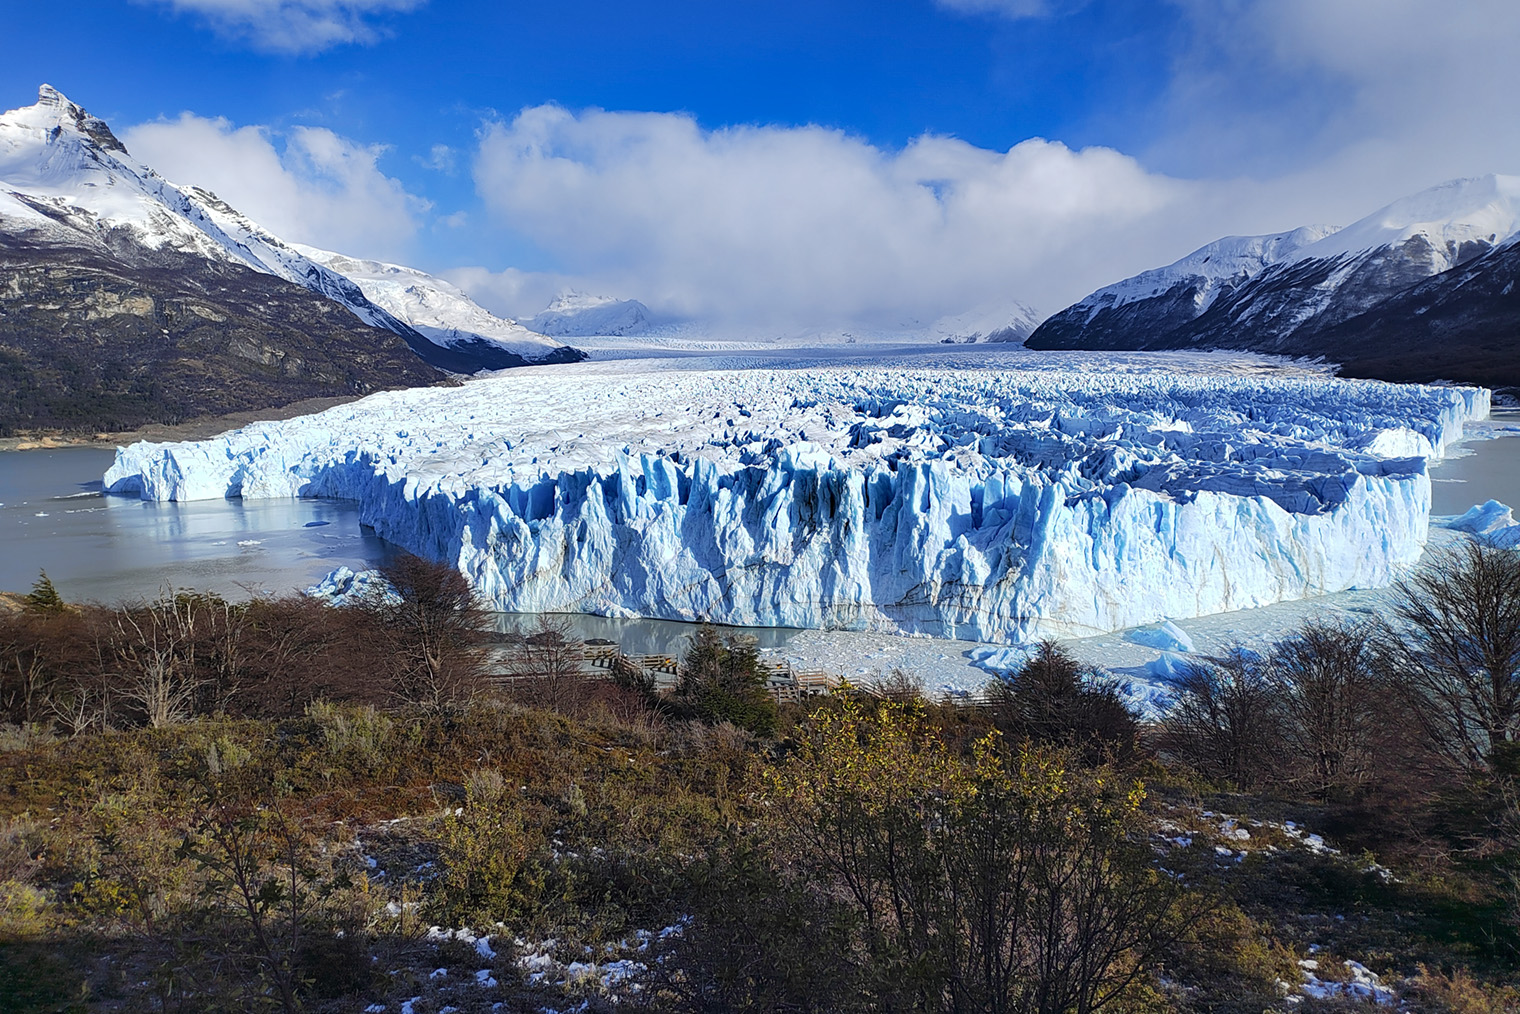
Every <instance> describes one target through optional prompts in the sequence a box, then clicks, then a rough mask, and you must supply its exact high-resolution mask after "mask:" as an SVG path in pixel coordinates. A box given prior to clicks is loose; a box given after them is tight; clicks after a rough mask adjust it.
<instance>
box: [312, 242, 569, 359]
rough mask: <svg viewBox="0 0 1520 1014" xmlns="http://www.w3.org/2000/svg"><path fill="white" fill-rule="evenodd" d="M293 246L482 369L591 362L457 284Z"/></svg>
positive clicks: (393, 266)
mask: <svg viewBox="0 0 1520 1014" xmlns="http://www.w3.org/2000/svg"><path fill="white" fill-rule="evenodd" d="M291 246H292V247H293V248H294V249H295V250H297V251H298V252H299V253H301V255H302V256H304V257H306V258H307V259H308V260H310V261H312V262H313V263H316V264H320V265H322V266H323V267H327V268H331V269H332V270H333V271H335V272H337V273H338V274H340V275H342V276H343V277H345V278H347V279H349V280H350V281H352V282H353V283H354V284H356V285H358V286H359V288H360V290H361V291H363V293H364V296H365V298H367V299H368V300H369V301H370V302H371V303H373V304H374V305H375V306H378V307H380V308H381V309H383V310H385V311H386V312H388V313H390V314H391V315H392V316H394V317H396V318H397V319H398V320H402V321H405V322H406V323H407V324H408V325H410V326H411V327H412V328H414V329H416V330H417V331H418V332H420V333H421V334H422V335H423V337H425V338H427V339H428V340H429V341H431V342H432V343H433V344H434V345H437V346H439V347H440V348H443V349H447V350H448V351H449V352H452V353H454V354H456V355H460V356H467V357H469V358H471V359H473V360H475V361H476V362H477V363H478V364H479V366H478V367H477V368H480V369H489V370H501V369H506V368H508V367H512V366H525V365H528V364H541V363H574V362H579V361H580V360H582V359H585V358H586V354H585V353H584V352H581V351H580V350H578V349H574V348H571V347H570V346H568V345H565V344H564V343H562V342H558V341H555V340H554V339H553V338H550V337H548V336H547V335H543V334H539V333H537V332H535V331H530V330H529V329H528V328H526V327H523V326H522V325H521V324H518V323H517V322H515V321H511V320H503V319H502V318H500V317H498V316H496V315H495V314H493V313H491V312H490V311H489V310H487V309H485V308H484V307H482V306H480V305H479V304H477V303H475V302H474V301H473V300H472V299H470V297H469V296H467V295H465V294H464V292H463V291H462V290H461V289H459V287H457V286H455V285H454V284H452V283H450V282H446V281H444V280H443V279H442V278H437V277H435V276H433V275H430V274H427V273H426V272H423V271H418V270H417V269H416V268H408V267H403V266H402V265H399V264H387V263H385V262H383V261H371V260H363V259H360V258H357V257H345V256H344V255H343V254H338V253H333V252H331V251H329V250H318V249H316V248H315V247H309V246H302V245H301V244H299V243H295V244H291ZM471 372H473V371H471Z"/></svg>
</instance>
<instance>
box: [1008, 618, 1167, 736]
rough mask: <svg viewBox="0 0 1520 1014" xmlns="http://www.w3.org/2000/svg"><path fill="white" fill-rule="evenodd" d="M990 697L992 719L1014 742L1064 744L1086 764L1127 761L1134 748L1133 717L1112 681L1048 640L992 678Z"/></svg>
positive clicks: (1137, 727) (1137, 729)
mask: <svg viewBox="0 0 1520 1014" xmlns="http://www.w3.org/2000/svg"><path fill="white" fill-rule="evenodd" d="M990 696H991V702H992V719H993V723H994V724H995V725H996V726H997V728H998V730H999V731H1000V732H1002V733H1003V734H1004V735H1005V736H1008V737H1009V738H1010V739H1012V740H1014V741H1015V742H1017V741H1020V740H1028V741H1031V742H1035V743H1043V744H1046V745H1049V746H1054V747H1058V748H1061V749H1070V750H1073V751H1075V753H1076V755H1077V756H1078V757H1080V758H1081V759H1082V760H1083V761H1085V762H1086V763H1088V764H1100V763H1103V762H1104V761H1114V762H1117V763H1129V762H1130V761H1132V760H1134V758H1135V756H1136V754H1137V752H1138V750H1139V742H1140V725H1139V722H1138V721H1137V720H1136V718H1135V715H1134V713H1133V712H1132V711H1130V710H1129V708H1128V707H1126V706H1125V704H1124V701H1123V699H1122V698H1121V697H1120V696H1119V692H1118V690H1117V689H1116V688H1115V687H1114V685H1113V683H1112V681H1111V680H1108V679H1106V678H1105V677H1104V674H1103V673H1102V672H1101V671H1100V670H1097V669H1094V668H1092V667H1089V666H1084V665H1082V664H1081V663H1080V662H1078V661H1077V660H1076V659H1075V658H1073V657H1072V656H1071V655H1070V654H1069V653H1068V652H1066V651H1065V650H1064V649H1063V648H1061V646H1060V645H1058V644H1056V643H1055V642H1054V641H1042V642H1041V643H1040V646H1039V648H1038V649H1037V650H1036V652H1035V654H1034V655H1033V656H1032V657H1031V658H1030V659H1029V660H1028V661H1026V662H1025V663H1024V665H1023V666H1021V667H1020V668H1019V670H1018V671H1017V672H1015V673H1013V674H1012V675H1011V676H1010V677H1008V678H1007V679H1004V680H998V681H996V682H994V683H993V684H992V686H991V688H990Z"/></svg>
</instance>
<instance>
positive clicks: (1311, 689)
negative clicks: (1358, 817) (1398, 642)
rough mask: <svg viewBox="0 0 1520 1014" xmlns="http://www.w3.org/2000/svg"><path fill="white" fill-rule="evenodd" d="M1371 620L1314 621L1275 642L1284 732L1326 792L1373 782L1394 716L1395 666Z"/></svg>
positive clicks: (1308, 775) (1312, 780) (1307, 774)
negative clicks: (1384, 653) (1392, 673)
mask: <svg viewBox="0 0 1520 1014" xmlns="http://www.w3.org/2000/svg"><path fill="white" fill-rule="evenodd" d="M1376 634H1377V627H1376V626H1375V625H1374V624H1370V623H1361V624H1353V623H1335V622H1319V621H1314V622H1311V623H1309V624H1307V625H1306V626H1304V628H1303V629H1302V630H1300V631H1299V632H1298V633H1297V634H1295V635H1294V636H1292V637H1290V638H1288V639H1287V640H1284V641H1282V642H1281V643H1279V644H1278V645H1277V646H1276V648H1275V649H1273V652H1272V655H1271V659H1270V664H1271V667H1272V670H1273V676H1274V678H1275V681H1276V683H1277V684H1278V685H1279V686H1280V687H1281V688H1282V697H1281V702H1282V708H1283V717H1284V719H1285V721H1284V724H1283V734H1284V737H1285V739H1286V741H1287V745H1288V747H1289V750H1290V752H1291V753H1292V754H1293V755H1295V757H1296V758H1297V760H1298V762H1299V766H1300V768H1301V771H1302V776H1301V777H1302V778H1303V779H1304V780H1305V781H1306V782H1308V783H1309V785H1310V787H1312V788H1313V790H1314V791H1315V792H1317V793H1319V794H1320V795H1322V796H1323V795H1325V794H1327V793H1329V792H1331V791H1332V790H1334V789H1337V788H1353V787H1356V786H1359V785H1362V784H1364V783H1366V782H1367V780H1368V779H1370V778H1372V777H1373V774H1374V772H1375V770H1376V768H1375V762H1376V760H1377V753H1378V751H1377V747H1378V746H1379V745H1380V744H1381V743H1382V741H1383V739H1384V732H1385V731H1386V728H1387V723H1388V722H1389V721H1390V720H1391V718H1392V715H1391V707H1390V705H1391V703H1392V701H1391V698H1392V697H1393V695H1394V689H1393V687H1391V686H1390V680H1389V678H1388V669H1387V666H1386V665H1385V664H1384V662H1383V659H1382V658H1381V653H1380V651H1379V649H1378V638H1377V637H1376Z"/></svg>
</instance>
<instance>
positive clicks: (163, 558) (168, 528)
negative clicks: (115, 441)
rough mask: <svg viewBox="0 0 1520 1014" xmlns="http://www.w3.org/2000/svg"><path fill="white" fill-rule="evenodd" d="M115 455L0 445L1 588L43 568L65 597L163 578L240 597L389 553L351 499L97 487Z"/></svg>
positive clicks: (120, 595)
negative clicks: (200, 497)
mask: <svg viewBox="0 0 1520 1014" xmlns="http://www.w3.org/2000/svg"><path fill="white" fill-rule="evenodd" d="M114 455H115V452H114V451H113V450H111V449H108V448H99V447H68V448H61V449H59V450H52V451H7V452H0V589H3V590H6V591H26V590H27V589H29V588H30V587H31V586H32V583H33V582H34V581H36V580H37V573H38V571H39V570H42V569H46V570H47V573H48V577H50V578H51V579H52V581H53V583H54V584H55V585H56V586H57V587H58V590H59V592H60V593H61V594H62V595H63V596H64V598H66V599H71V600H74V601H99V602H117V601H121V600H123V599H139V598H151V597H153V596H155V595H157V594H158V593H159V591H160V590H162V589H165V588H194V589H196V590H197V591H213V592H217V593H219V594H222V595H226V596H228V597H233V598H247V597H248V596H249V595H250V594H251V593H254V592H260V591H264V592H288V591H293V590H296V589H300V588H306V587H308V586H310V585H312V584H315V583H316V582H317V581H319V580H321V579H322V578H323V577H324V576H325V575H326V574H327V573H328V572H329V571H331V570H333V569H334V568H336V567H339V566H348V567H352V568H353V569H355V570H362V569H364V568H365V567H373V566H375V565H376V564H377V563H380V562H383V561H384V560H386V559H388V558H389V556H390V555H391V554H393V553H394V551H395V550H394V549H393V547H391V546H390V544H389V543H386V542H385V541H384V540H382V539H380V538H377V537H376V536H375V534H374V533H373V532H372V531H371V530H369V529H367V528H363V527H361V526H360V524H359V507H358V505H357V504H355V503H350V502H344V501H333V500H248V501H246V502H245V501H242V500H204V501H195V502H193V503H183V504H174V503H145V502H143V501H141V500H134V499H128V498H126V497H118V496H105V495H104V494H102V493H101V482H100V478H101V476H102V475H103V474H104V473H105V470H106V469H107V468H109V467H110V465H111V461H112V460H113V458H114Z"/></svg>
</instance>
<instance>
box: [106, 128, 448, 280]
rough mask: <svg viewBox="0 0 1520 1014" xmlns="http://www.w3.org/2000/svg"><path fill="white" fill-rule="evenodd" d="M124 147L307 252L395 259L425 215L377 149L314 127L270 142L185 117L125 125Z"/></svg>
mask: <svg viewBox="0 0 1520 1014" xmlns="http://www.w3.org/2000/svg"><path fill="white" fill-rule="evenodd" d="M122 140H123V142H124V143H125V144H126V145H127V148H128V149H129V150H130V151H131V152H132V153H133V155H135V156H136V157H137V158H139V159H141V160H142V161H144V162H146V163H147V164H148V165H151V166H153V167H154V168H155V169H157V170H158V171H159V172H160V173H162V174H163V175H164V176H165V177H167V178H168V179H171V180H174V181H175V182H176V183H187V184H193V185H195V186H198V187H203V188H205V189H207V190H211V191H213V192H215V193H216V194H217V196H219V197H221V198H222V199H223V200H225V201H226V202H227V203H228V204H231V205H232V206H233V207H235V208H237V209H238V210H239V211H241V212H243V213H244V214H246V215H248V216H249V217H250V218H252V219H253V220H254V221H256V222H258V223H259V224H260V225H262V226H264V227H265V228H267V229H269V230H270V231H271V232H273V233H274V234H275V235H277V236H279V237H281V238H282V239H287V240H293V241H295V242H299V243H307V244H310V245H312V246H319V247H324V248H326V249H331V250H339V251H342V252H343V253H347V254H353V255H360V256H366V257H379V258H385V259H396V258H399V257H403V256H405V254H406V252H407V250H408V248H409V244H410V241H411V240H412V238H413V236H414V235H415V234H416V232H417V229H418V225H419V218H420V217H421V215H422V214H423V212H425V211H426V210H427V204H426V202H424V201H422V200H421V199H419V198H417V197H414V196H413V195H411V194H409V193H408V192H407V191H406V189H405V188H404V187H403V186H402V185H401V183H400V182H399V181H397V180H395V179H392V178H391V177H389V176H386V175H385V174H384V173H383V172H381V171H380V168H379V165H378V160H379V158H380V156H381V155H382V154H383V153H384V151H385V149H384V148H383V147H380V146H370V145H362V144H357V143H355V142H354V141H351V140H349V139H347V138H344V137H341V136H339V135H338V134H335V133H333V132H332V131H330V130H326V129H324V128H320V127H296V128H294V129H292V130H289V131H287V132H284V133H283V134H275V133H274V132H273V131H270V130H268V129H267V128H264V127H237V126H234V125H233V124H232V123H230V122H228V121H227V120H225V119H220V118H218V119H206V118H204V117H200V116H195V115H193V114H191V113H183V114H181V115H180V117H179V118H178V119H176V120H160V121H157V122H153V123H143V124H139V125H137V126H135V127H131V128H129V129H128V130H126V131H125V132H124V133H123V136H122ZM277 142H280V144H277Z"/></svg>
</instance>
